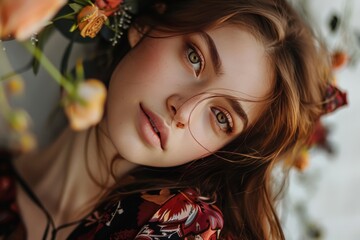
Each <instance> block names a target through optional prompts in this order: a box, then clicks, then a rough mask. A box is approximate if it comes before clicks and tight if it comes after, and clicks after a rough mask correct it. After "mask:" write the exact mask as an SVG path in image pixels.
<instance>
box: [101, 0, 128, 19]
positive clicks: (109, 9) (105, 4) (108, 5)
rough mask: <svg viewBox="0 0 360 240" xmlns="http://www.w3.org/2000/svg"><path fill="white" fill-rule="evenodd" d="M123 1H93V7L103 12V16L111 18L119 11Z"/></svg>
mask: <svg viewBox="0 0 360 240" xmlns="http://www.w3.org/2000/svg"><path fill="white" fill-rule="evenodd" d="M123 1H124V0H95V5H96V6H97V7H98V8H99V9H101V10H103V11H104V12H105V15H106V16H107V17H108V16H111V15H112V14H114V12H116V11H117V10H118V9H119V6H120V5H121V3H123Z"/></svg>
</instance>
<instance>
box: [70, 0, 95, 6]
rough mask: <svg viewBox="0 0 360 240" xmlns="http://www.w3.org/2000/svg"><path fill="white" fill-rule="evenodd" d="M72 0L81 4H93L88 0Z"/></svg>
mask: <svg viewBox="0 0 360 240" xmlns="http://www.w3.org/2000/svg"><path fill="white" fill-rule="evenodd" d="M73 2H75V3H77V4H80V5H82V6H86V5H94V4H93V3H92V2H91V1H88V0H73Z"/></svg>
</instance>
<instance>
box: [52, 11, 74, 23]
mask: <svg viewBox="0 0 360 240" xmlns="http://www.w3.org/2000/svg"><path fill="white" fill-rule="evenodd" d="M76 14H77V12H72V13H68V14H66V15H62V16H59V17H57V18H54V19H53V22H54V21H57V20H60V19H70V20H73V19H75V15H76Z"/></svg>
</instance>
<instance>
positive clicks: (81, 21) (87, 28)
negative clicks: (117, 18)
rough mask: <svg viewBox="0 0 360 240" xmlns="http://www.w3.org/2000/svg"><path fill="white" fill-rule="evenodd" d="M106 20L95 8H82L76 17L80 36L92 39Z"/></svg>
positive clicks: (102, 13)
mask: <svg viewBox="0 0 360 240" xmlns="http://www.w3.org/2000/svg"><path fill="white" fill-rule="evenodd" d="M106 20H107V17H106V15H105V14H104V12H103V11H100V10H99V8H98V7H97V6H90V5H89V6H86V7H84V8H83V9H81V11H80V12H79V14H78V16H77V21H78V26H79V30H80V35H81V36H82V37H91V38H94V37H95V36H96V35H97V34H98V32H99V31H100V29H101V28H102V26H103V25H104V23H105V21H106Z"/></svg>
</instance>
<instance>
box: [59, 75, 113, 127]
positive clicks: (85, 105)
mask: <svg viewBox="0 0 360 240" xmlns="http://www.w3.org/2000/svg"><path fill="white" fill-rule="evenodd" d="M78 96H79V97H80V98H81V100H68V101H65V113H66V115H67V117H68V119H69V121H70V126H71V128H72V129H74V130H78V131H81V130H85V129H87V128H88V127H90V126H92V125H95V124H97V123H98V122H99V121H100V120H101V118H102V115H103V113H104V103H105V98H106V88H105V86H104V84H103V83H102V82H100V81H99V80H97V79H90V80H88V81H84V82H81V83H80V84H79V87H78ZM66 97H69V96H67V95H66V96H65V98H66ZM65 100H66V99H65Z"/></svg>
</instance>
